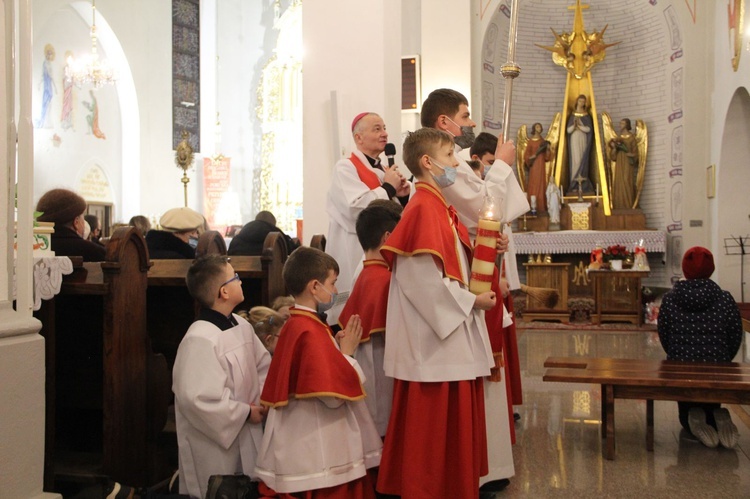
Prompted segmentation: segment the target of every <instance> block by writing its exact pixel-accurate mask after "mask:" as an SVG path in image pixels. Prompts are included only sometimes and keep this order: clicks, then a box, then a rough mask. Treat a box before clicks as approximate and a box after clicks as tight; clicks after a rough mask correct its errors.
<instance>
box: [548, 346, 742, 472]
mask: <svg viewBox="0 0 750 499" xmlns="http://www.w3.org/2000/svg"><path fill="white" fill-rule="evenodd" d="M544 367H546V368H547V369H546V371H545V372H544V376H543V378H542V379H543V380H544V381H559V382H565V383H591V384H598V385H601V401H602V407H601V411H602V412H601V414H602V437H604V438H606V445H605V448H604V456H605V457H606V458H607V459H614V458H615V399H618V398H619V399H645V400H646V448H647V449H648V450H649V451H653V449H654V400H674V401H681V402H716V403H730V404H750V364H740V363H735V362H717V363H713V362H682V361H676V360H655V359H606V358H582V357H549V358H548V359H547V360H546V361H545V362H544Z"/></svg>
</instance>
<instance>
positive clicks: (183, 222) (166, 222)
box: [146, 207, 205, 259]
mask: <svg viewBox="0 0 750 499" xmlns="http://www.w3.org/2000/svg"><path fill="white" fill-rule="evenodd" d="M204 223H205V219H204V218H203V215H201V214H200V213H198V212H197V211H195V210H192V209H190V208H188V207H180V208H172V209H171V210H168V211H167V212H165V213H164V215H162V217H161V219H160V220H159V225H160V226H161V230H150V231H148V234H146V245H147V246H148V254H149V258H151V259H179V258H195V248H196V246H197V245H198V231H199V229H201V230H202V229H203V224H204Z"/></svg>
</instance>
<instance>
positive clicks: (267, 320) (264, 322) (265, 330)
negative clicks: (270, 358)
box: [247, 306, 288, 355]
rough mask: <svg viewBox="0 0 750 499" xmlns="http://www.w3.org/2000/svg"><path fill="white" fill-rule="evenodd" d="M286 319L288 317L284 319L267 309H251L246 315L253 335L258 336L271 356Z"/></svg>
mask: <svg viewBox="0 0 750 499" xmlns="http://www.w3.org/2000/svg"><path fill="white" fill-rule="evenodd" d="M287 319H288V317H284V316H283V315H281V314H279V313H278V312H277V311H275V310H274V309H272V308H268V307H261V306H258V307H253V308H251V309H250V311H249V312H248V313H247V321H248V322H249V323H250V325H251V326H253V329H255V334H257V335H258V338H260V341H262V342H263V345H264V346H265V347H266V349H267V350H268V352H269V353H270V354H271V355H273V351H274V350H275V349H276V344H277V343H278V342H279V334H280V333H281V327H282V326H283V325H284V323H285V322H286V320H287Z"/></svg>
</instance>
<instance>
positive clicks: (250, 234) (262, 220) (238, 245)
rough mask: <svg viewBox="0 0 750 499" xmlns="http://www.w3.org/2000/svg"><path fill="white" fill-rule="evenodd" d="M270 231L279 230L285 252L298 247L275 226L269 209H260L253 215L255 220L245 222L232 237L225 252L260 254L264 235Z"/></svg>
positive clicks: (230, 253)
mask: <svg viewBox="0 0 750 499" xmlns="http://www.w3.org/2000/svg"><path fill="white" fill-rule="evenodd" d="M271 232H280V233H281V235H282V237H283V238H284V243H285V244H286V252H287V254H290V253H291V252H292V251H294V250H296V249H297V248H299V246H300V245H299V243H295V242H294V241H293V240H292V238H291V237H289V236H287V235H286V234H284V232H283V231H282V230H281V229H279V228H278V227H277V226H276V217H275V216H274V215H273V213H271V212H270V211H261V212H258V214H257V215H256V216H255V220H253V221H252V222H249V223H247V224H246V225H245V226H244V227H242V230H241V231H240V232H239V233H238V234H237V235H236V236H234V237H233V238H232V242H230V243H229V249H228V250H227V254H228V255H230V256H232V255H248V256H261V255H262V254H263V243H264V242H265V240H266V236H267V235H268V234H270V233H271Z"/></svg>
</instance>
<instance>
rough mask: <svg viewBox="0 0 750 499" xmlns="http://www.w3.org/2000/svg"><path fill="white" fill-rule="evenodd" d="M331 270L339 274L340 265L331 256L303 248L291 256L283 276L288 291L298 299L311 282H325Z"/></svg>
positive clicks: (285, 265) (306, 247) (317, 250)
mask: <svg viewBox="0 0 750 499" xmlns="http://www.w3.org/2000/svg"><path fill="white" fill-rule="evenodd" d="M329 270H333V272H334V273H335V274H338V273H339V264H338V263H336V260H335V259H334V258H333V257H332V256H331V255H329V254H327V253H323V252H322V251H320V250H319V249H315V248H310V247H308V246H302V247H300V248H297V249H296V250H294V251H293V252H292V254H291V255H289V258H287V260H286V263H285V264H284V270H283V271H282V273H281V274H282V277H283V278H284V284H285V285H286V289H287V291H289V293H291V295H292V296H294V297H297V296H299V295H301V294H302V292H303V291H305V288H306V287H307V284H308V283H309V282H310V281H320V282H321V283H322V282H325V280H326V278H328V271H329Z"/></svg>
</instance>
